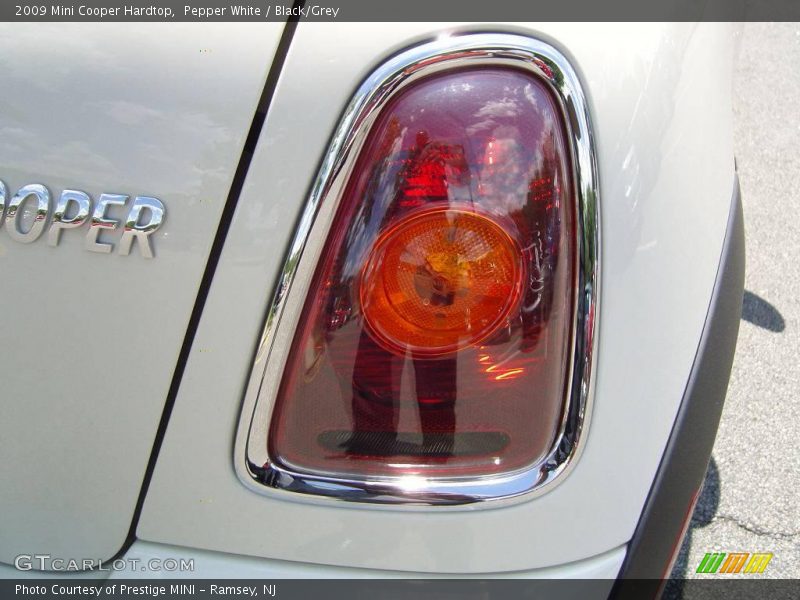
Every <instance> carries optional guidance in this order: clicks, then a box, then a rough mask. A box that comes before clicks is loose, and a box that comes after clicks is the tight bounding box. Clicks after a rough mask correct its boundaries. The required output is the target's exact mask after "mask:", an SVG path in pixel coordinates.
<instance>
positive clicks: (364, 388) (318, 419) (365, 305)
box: [267, 66, 577, 481]
mask: <svg viewBox="0 0 800 600" xmlns="http://www.w3.org/2000/svg"><path fill="white" fill-rule="evenodd" d="M571 173H572V170H571V165H570V153H569V147H568V145H567V138H566V133H565V125H564V123H563V121H562V118H561V112H560V109H559V106H558V104H557V100H556V98H555V96H554V95H553V93H552V92H551V90H550V89H549V88H548V87H547V86H546V84H545V83H543V82H542V80H541V79H540V78H539V77H537V76H535V75H534V74H532V73H530V72H529V71H526V70H523V69H515V68H511V67H506V66H490V67H480V68H477V67H476V68H470V67H468V68H463V69H460V70H455V71H448V72H444V73H441V72H440V73H436V74H433V75H429V76H427V77H423V78H421V79H419V80H417V81H416V82H414V83H411V84H409V85H407V86H406V87H404V88H403V89H402V90H401V91H399V92H398V93H397V94H395V95H394V97H393V98H392V99H391V100H389V101H388V102H387V103H386V104H385V106H384V107H383V108H382V110H381V112H380V113H379V116H378V117H377V119H376V120H375V122H374V123H373V125H372V127H371V129H370V131H369V133H368V134H367V137H366V139H365V140H364V143H363V145H362V146H361V151H360V154H359V156H358V158H357V160H356V161H355V163H354V167H353V169H352V171H351V174H350V176H349V180H348V182H347V184H346V186H345V188H344V192H343V194H342V196H341V200H340V202H339V205H338V208H337V209H336V212H335V216H334V217H333V221H332V225H331V227H330V230H329V232H328V236H327V239H326V241H325V243H324V248H323V250H322V253H321V259H320V261H319V263H318V265H317V267H316V271H315V272H314V275H313V278H312V280H311V285H310V291H309V292H308V294H307V297H306V299H305V303H304V305H303V309H302V311H301V315H300V318H299V323H298V326H297V329H296V332H295V335H294V339H293V341H292V343H291V349H290V350H289V353H288V358H287V361H286V365H285V368H284V372H283V376H282V379H281V383H280V385H279V387H278V392H277V398H276V400H275V404H274V408H273V413H272V419H271V423H270V429H269V434H268V436H267V439H268V454H269V456H270V459H271V461H273V463H274V464H275V465H277V466H278V467H280V468H283V469H286V470H289V471H291V472H294V473H310V474H317V475H322V476H326V477H331V478H340V479H347V480H368V479H371V478H378V479H380V480H383V481H387V480H392V479H394V478H401V477H406V480H407V476H421V477H431V478H436V479H444V480H453V481H456V480H463V479H464V478H470V477H471V478H474V477H484V476H499V475H503V474H508V473H511V472H517V471H519V470H521V469H525V468H526V467H530V466H531V465H534V464H536V463H537V462H539V461H541V460H542V459H543V458H544V457H545V456H547V454H548V453H549V452H550V451H551V450H552V449H553V446H554V444H555V441H556V439H557V434H558V432H559V428H560V426H561V424H562V422H563V415H564V410H565V399H566V397H567V394H568V390H567V386H568V374H569V365H570V359H571V349H572V336H573V333H574V332H573V329H572V327H573V317H574V314H575V280H576V264H577V260H576V245H577V240H576V215H575V214H574V211H575V208H574V207H575V199H574V197H573V196H572V194H573V190H574V189H575V183H574V182H573V181H572V179H571Z"/></svg>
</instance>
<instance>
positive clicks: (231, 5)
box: [0, 0, 800, 23]
mask: <svg viewBox="0 0 800 600" xmlns="http://www.w3.org/2000/svg"><path fill="white" fill-rule="evenodd" d="M287 20H299V21H310V22H330V23H334V22H359V21H364V22H377V21H395V22H402V21H439V22H441V21H460V22H485V23H491V22H508V21H518V22H535V21H539V22H541V21H800V0H656V1H647V0H398V1H395V2H389V1H384V0H303V1H298V2H295V3H294V4H293V3H292V2H291V1H290V0H287V1H286V2H275V1H272V0H234V1H231V2H222V1H220V0H60V1H59V0H56V1H54V2H53V1H35V0H34V1H32V0H3V1H2V2H0V21H20V22H21V21H28V22H30V21H34V22H35V21H42V22H57V21H63V22H82V21H109V22H112V21H117V22H125V21H128V22H142V21H153V22H195V21H196V22H226V21H242V22H261V21H287Z"/></svg>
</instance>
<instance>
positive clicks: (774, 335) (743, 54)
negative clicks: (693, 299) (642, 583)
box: [673, 23, 800, 593]
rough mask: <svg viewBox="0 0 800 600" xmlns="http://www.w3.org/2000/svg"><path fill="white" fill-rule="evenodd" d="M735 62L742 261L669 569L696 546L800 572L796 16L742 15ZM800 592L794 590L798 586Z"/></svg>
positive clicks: (692, 555) (784, 572) (692, 565)
mask: <svg viewBox="0 0 800 600" xmlns="http://www.w3.org/2000/svg"><path fill="white" fill-rule="evenodd" d="M741 35H742V39H741V46H740V50H739V53H738V56H737V57H736V62H735V65H734V81H733V108H734V119H735V132H734V136H735V140H734V141H735V146H736V160H737V164H738V170H739V179H740V183H741V189H742V202H743V206H744V219H745V237H746V244H747V267H746V275H745V297H744V303H743V309H742V321H741V326H740V329H739V341H738V345H737V348H736V357H735V359H734V364H733V372H732V374H731V381H730V385H729V388H728V397H727V400H726V403H725V408H724V411H723V413H722V421H721V423H720V428H719V432H718V434H717V439H716V443H715V445H714V451H713V454H712V458H711V464H710V466H709V470H708V473H707V475H706V481H705V487H704V489H703V492H702V494H701V497H700V500H699V502H698V505H697V509H696V510H695V512H694V515H693V517H692V523H691V529H690V531H689V533H688V535H687V536H686V539H685V540H684V544H683V547H682V549H681V553H680V555H679V557H678V561H677V563H676V565H675V569H674V571H673V577H686V578H692V577H710V576H709V575H703V574H697V573H696V570H697V566H698V565H699V563H700V561H701V560H702V558H703V556H704V555H705V553H706V552H750V553H753V552H772V553H773V554H774V557H773V558H772V560H771V562H770V563H769V565H768V566H767V569H766V570H765V572H764V574H763V575H761V576H762V577H765V576H768V577H775V578H795V579H797V578H800V405H799V404H800V403H798V389H799V388H800V24H798V23H787V24H765V23H748V24H745V25H744V27H743V30H742V33H741ZM798 593H800V592H798Z"/></svg>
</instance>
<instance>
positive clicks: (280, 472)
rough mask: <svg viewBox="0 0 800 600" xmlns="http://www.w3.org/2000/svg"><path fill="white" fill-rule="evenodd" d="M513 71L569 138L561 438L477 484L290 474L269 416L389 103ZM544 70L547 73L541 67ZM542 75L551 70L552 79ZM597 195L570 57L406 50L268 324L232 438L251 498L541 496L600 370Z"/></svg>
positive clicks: (446, 43) (338, 150) (484, 501)
mask: <svg viewBox="0 0 800 600" xmlns="http://www.w3.org/2000/svg"><path fill="white" fill-rule="evenodd" d="M475 65H482V66H484V65H485V66H497V65H504V66H511V67H513V68H517V69H521V70H524V71H527V72H529V73H533V74H534V75H535V76H537V77H538V78H540V79H541V80H542V81H544V82H545V83H546V84H547V85H548V87H549V88H550V90H551V91H552V92H553V94H554V96H555V98H556V100H557V102H558V105H559V108H560V110H561V113H562V117H563V121H564V126H565V129H566V133H567V139H568V140H569V147H570V155H571V156H570V158H571V167H572V175H573V181H574V183H575V189H574V191H573V192H574V198H575V206H574V210H575V216H576V223H577V227H578V231H577V236H576V245H577V253H576V255H577V256H576V260H577V264H576V266H575V288H574V290H575V314H574V316H573V319H574V320H573V332H574V335H573V340H572V348H571V364H570V368H569V371H568V379H567V381H568V385H567V390H568V393H567V394H566V396H567V397H566V398H565V405H564V412H563V417H562V421H561V425H560V430H559V433H558V435H557V437H556V440H555V442H554V444H553V447H552V449H551V451H550V452H549V454H548V455H547V456H546V457H545V458H544V459H543V460H541V461H539V463H537V464H535V465H532V466H530V467H527V468H525V469H521V470H518V471H514V472H511V473H506V474H502V475H492V476H484V477H470V478H466V477H463V478H446V479H445V478H439V479H436V478H424V477H419V476H415V477H408V478H404V477H400V478H398V477H388V476H382V477H373V478H370V479H355V478H344V477H341V476H327V475H323V474H307V473H298V472H293V471H290V470H288V469H286V468H283V467H281V466H278V465H275V464H273V463H272V461H271V460H270V457H269V455H268V450H267V436H268V433H269V423H270V419H271V416H272V407H273V405H274V402H275V398H276V395H277V390H278V386H279V385H280V380H281V378H282V376H283V370H284V368H285V364H286V359H287V355H288V352H289V349H290V345H291V343H292V341H293V338H294V332H295V328H296V325H297V322H298V320H299V316H300V313H301V311H302V307H303V304H304V301H305V297H306V294H307V292H308V288H309V285H310V280H311V278H312V276H313V273H314V269H315V267H316V265H317V261H318V259H319V256H320V253H321V250H322V247H323V246H324V243H325V240H326V238H327V234H328V230H329V228H330V224H331V221H332V219H333V216H334V214H335V212H336V209H337V207H338V205H339V202H340V200H341V197H342V194H343V191H344V187H345V184H346V183H347V180H348V178H349V175H350V171H351V168H352V166H353V164H354V162H355V160H356V158H357V157H358V155H359V153H360V151H361V148H362V145H363V143H364V140H365V138H366V136H367V134H368V132H369V130H370V128H371V127H372V124H373V123H374V121H375V119H376V118H377V116H378V114H379V113H380V111H381V109H382V108H383V106H385V105H386V103H387V101H388V100H389V99H390V98H392V97H393V96H394V95H395V94H397V93H398V92H399V91H400V90H402V89H403V88H405V87H406V86H407V85H409V84H411V83H413V82H414V81H417V80H419V79H420V78H421V77H426V76H428V75H431V74H433V73H437V72H442V71H445V70H451V69H457V68H461V67H464V66H475ZM542 67H544V68H545V69H543V68H542ZM546 71H550V74H548V73H547V72H546ZM598 204H599V189H598V175H597V164H596V154H595V148H594V140H593V133H592V129H591V122H590V117H589V110H588V103H587V100H586V97H585V96H584V94H583V90H582V88H581V85H580V82H579V80H578V77H577V75H576V74H575V72H574V70H573V69H572V67H571V66H570V64H569V62H568V61H567V59H566V58H565V57H564V56H563V55H562V54H561V53H560V52H558V50H556V49H555V48H554V47H552V46H551V45H549V44H546V43H544V42H542V41H539V40H535V39H531V38H528V37H523V36H520V35H515V34H501V33H496V34H495V33H478V34H473V33H465V34H463V35H455V36H451V37H443V38H439V39H436V40H434V41H430V42H428V43H423V44H421V45H418V46H415V47H413V48H410V49H408V50H406V51H404V52H401V53H400V54H398V55H396V56H394V57H393V58H390V59H389V60H387V61H385V62H384V63H383V64H381V65H380V66H379V67H378V68H377V69H375V70H374V71H373V72H372V73H371V74H370V75H369V77H367V79H366V80H365V81H364V82H363V83H362V84H361V86H360V87H359V88H358V91H357V92H356V93H355V95H354V96H353V98H352V100H351V101H350V103H349V104H348V106H347V107H346V109H345V111H344V114H343V116H342V118H341V120H340V122H339V124H338V126H337V128H336V131H335V134H334V136H333V138H332V141H331V143H330V146H329V149H328V151H327V152H326V154H325V156H324V158H323V162H322V165H321V167H320V170H319V174H318V176H317V178H316V180H315V182H314V185H313V188H312V190H311V194H310V197H309V199H308V202H307V203H306V206H305V208H304V210H303V212H302V215H301V218H300V222H299V225H298V227H297V231H296V233H295V236H294V238H293V240H292V243H291V247H290V250H289V253H288V256H287V260H286V262H285V264H284V267H283V270H282V272H281V273H280V276H279V280H278V283H277V287H276V290H275V294H274V297H273V301H272V303H271V305H270V308H269V311H268V313H267V316H266V321H265V325H264V329H263V334H262V336H261V338H260V341H259V344H258V347H257V350H256V355H255V358H254V362H253V368H252V372H251V375H250V380H249V383H248V386H247V388H246V391H245V398H244V402H243V407H242V413H241V416H240V419H239V426H238V431H237V435H236V442H235V448H234V464H235V469H236V473H237V475H238V477H239V479H240V480H241V481H242V482H243V483H244V484H245V485H246V486H247V487H248V488H249V489H251V490H254V491H256V492H259V493H262V494H268V495H271V496H273V497H278V498H284V499H291V500H298V499H306V500H310V501H315V502H337V501H342V500H344V501H349V502H363V503H370V504H371V505H373V506H374V507H387V506H388V507H398V505H400V506H402V507H408V508H414V507H416V508H425V507H432V506H434V505H436V506H437V509H438V508H439V505H444V506H448V507H456V508H457V507H468V508H475V507H476V503H480V504H477V506H497V505H498V503H499V501H501V500H503V501H514V500H522V499H528V498H531V497H534V496H536V495H539V494H541V493H543V492H544V491H546V490H549V489H551V488H552V487H553V484H554V483H555V482H557V481H561V480H563V476H564V474H566V473H567V472H568V471H569V470H570V469H571V468H572V467H573V466H574V464H575V462H576V459H577V457H578V456H579V454H580V452H581V451H582V449H583V446H584V445H585V440H586V424H587V423H586V422H587V419H588V416H589V414H590V410H591V404H592V396H593V380H594V377H593V374H594V369H595V364H596V360H595V359H596V356H595V353H596V346H597V335H596V330H597V323H596V316H597V314H598V313H597V311H598V285H599V275H600V274H599V265H600V262H599V250H600V245H599V242H600V240H599V236H600V226H599V211H598Z"/></svg>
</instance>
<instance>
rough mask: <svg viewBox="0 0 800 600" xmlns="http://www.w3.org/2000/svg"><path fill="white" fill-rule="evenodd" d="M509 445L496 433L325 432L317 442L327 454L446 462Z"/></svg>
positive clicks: (486, 452) (488, 453) (493, 451)
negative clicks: (397, 457) (446, 459)
mask: <svg viewBox="0 0 800 600" xmlns="http://www.w3.org/2000/svg"><path fill="white" fill-rule="evenodd" d="M509 441H510V439H509V437H508V435H506V434H505V433H501V432H497V431H466V432H462V433H446V432H432V433H417V432H396V431H346V430H335V431H324V432H322V433H321V434H319V436H317V442H318V443H319V445H320V446H322V447H323V448H325V449H326V450H330V451H332V452H344V453H345V454H352V455H358V456H380V457H385V456H409V457H415V458H447V457H456V456H484V455H491V454H497V453H499V452H501V451H502V450H503V449H504V448H505V447H506V446H507V445H508V442H509Z"/></svg>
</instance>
